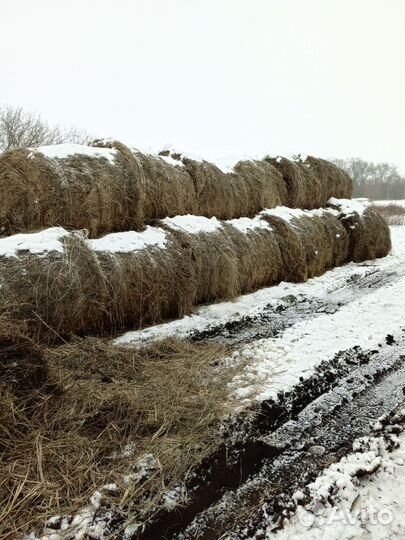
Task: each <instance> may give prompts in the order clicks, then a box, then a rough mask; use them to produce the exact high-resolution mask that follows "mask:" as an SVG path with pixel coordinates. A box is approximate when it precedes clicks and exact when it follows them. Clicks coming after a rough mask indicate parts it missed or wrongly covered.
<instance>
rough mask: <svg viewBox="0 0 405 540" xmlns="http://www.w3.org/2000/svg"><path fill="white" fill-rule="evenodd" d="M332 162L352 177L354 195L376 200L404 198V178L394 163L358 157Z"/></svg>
mask: <svg viewBox="0 0 405 540" xmlns="http://www.w3.org/2000/svg"><path fill="white" fill-rule="evenodd" d="M333 162H334V163H335V164H336V165H337V166H338V167H341V168H342V169H345V170H346V171H347V172H348V173H349V174H350V176H351V177H352V178H353V188H354V193H353V195H354V196H355V197H369V198H371V199H376V200H379V199H403V198H404V194H405V178H402V177H401V176H400V174H399V172H398V168H397V167H396V166H395V165H391V164H390V163H373V162H371V161H365V160H364V159H360V158H350V159H334V160H333Z"/></svg>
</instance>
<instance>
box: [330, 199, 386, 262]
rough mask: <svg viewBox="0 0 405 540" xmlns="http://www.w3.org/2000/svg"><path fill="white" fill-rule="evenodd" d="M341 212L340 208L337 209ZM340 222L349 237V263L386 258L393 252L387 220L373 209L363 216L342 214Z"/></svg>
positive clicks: (367, 210)
mask: <svg viewBox="0 0 405 540" xmlns="http://www.w3.org/2000/svg"><path fill="white" fill-rule="evenodd" d="M335 208H337V210H340V208H339V207H336V206H335ZM339 220H340V222H341V223H342V225H343V226H344V228H345V229H346V232H347V234H348V237H349V253H348V258H347V260H348V261H354V262H363V261H367V260H371V259H377V258H380V257H385V256H386V255H388V254H389V252H390V251H391V248H392V245H391V234H390V229H389V226H388V224H387V222H386V221H385V219H384V218H383V217H382V216H381V215H380V214H379V213H378V212H376V211H375V210H374V209H373V208H372V207H368V208H367V209H366V210H365V211H364V213H363V215H360V214H359V213H358V212H355V211H353V212H350V213H344V212H341V214H340V216H339Z"/></svg>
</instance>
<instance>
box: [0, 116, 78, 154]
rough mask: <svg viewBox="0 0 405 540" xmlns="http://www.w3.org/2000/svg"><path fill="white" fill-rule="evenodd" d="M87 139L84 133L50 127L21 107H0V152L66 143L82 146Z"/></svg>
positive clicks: (39, 117) (71, 129)
mask: <svg viewBox="0 0 405 540" xmlns="http://www.w3.org/2000/svg"><path fill="white" fill-rule="evenodd" d="M88 139H89V137H88V135H86V133H85V132H84V131H81V130H79V129H76V128H70V129H64V128H62V127H60V126H51V125H49V124H48V122H46V121H45V120H43V119H42V117H41V116H40V115H39V114H37V113H32V112H28V111H25V110H24V109H23V108H22V107H10V106H5V107H0V152H3V151H5V150H14V149H16V148H35V147H38V146H44V145H47V144H61V143H66V142H70V143H76V144H83V143H85V142H86V141H87V140H88Z"/></svg>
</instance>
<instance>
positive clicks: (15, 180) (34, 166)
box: [0, 142, 143, 236]
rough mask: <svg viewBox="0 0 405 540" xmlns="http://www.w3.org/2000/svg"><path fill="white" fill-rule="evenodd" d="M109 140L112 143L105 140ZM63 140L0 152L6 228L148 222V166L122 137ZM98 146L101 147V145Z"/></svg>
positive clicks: (100, 229) (107, 227)
mask: <svg viewBox="0 0 405 540" xmlns="http://www.w3.org/2000/svg"><path fill="white" fill-rule="evenodd" d="M103 144H104V145H105V146H106V143H103ZM109 144H110V148H106V147H105V148H101V143H95V147H94V149H92V148H90V147H87V146H80V145H57V146H54V147H42V148H38V149H35V150H29V149H25V150H14V151H10V152H5V153H4V154H2V155H1V156H0V231H2V232H3V234H14V233H16V232H23V231H33V230H37V229H39V228H41V227H48V226H58V225H62V226H64V227H67V228H72V229H87V230H88V231H89V233H90V235H91V236H98V235H100V234H102V233H104V232H106V231H115V230H126V229H138V228H140V227H141V226H142V225H143V217H142V200H143V176H142V169H141V168H139V166H138V165H137V161H136V157H135V156H133V154H132V153H131V152H130V151H129V150H128V149H126V147H125V146H124V145H122V144H120V143H116V142H113V143H109ZM97 149H99V150H98V151H97Z"/></svg>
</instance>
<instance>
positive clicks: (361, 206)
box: [328, 197, 369, 216]
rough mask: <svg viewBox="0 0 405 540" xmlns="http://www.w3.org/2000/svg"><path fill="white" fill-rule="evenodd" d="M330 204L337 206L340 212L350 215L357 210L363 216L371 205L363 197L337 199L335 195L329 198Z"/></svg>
mask: <svg viewBox="0 0 405 540" xmlns="http://www.w3.org/2000/svg"><path fill="white" fill-rule="evenodd" d="M328 204H330V205H331V206H334V207H337V208H338V209H339V210H340V212H342V213H343V214H346V215H348V216H351V215H353V214H354V213H356V212H357V214H359V216H362V215H363V214H364V212H365V211H366V210H367V207H368V206H369V204H368V203H367V202H365V201H364V200H362V199H335V198H334V197H332V198H331V199H329V201H328Z"/></svg>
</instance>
